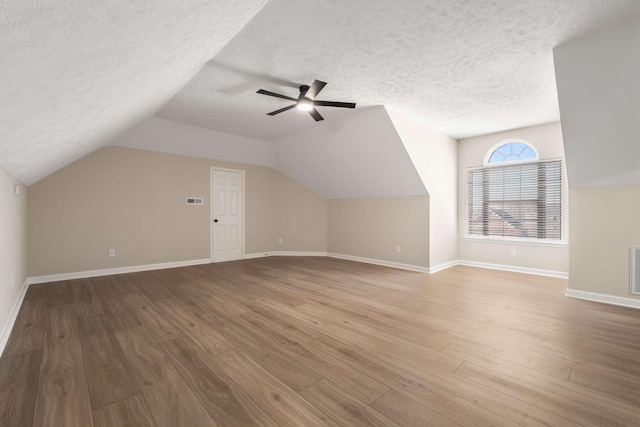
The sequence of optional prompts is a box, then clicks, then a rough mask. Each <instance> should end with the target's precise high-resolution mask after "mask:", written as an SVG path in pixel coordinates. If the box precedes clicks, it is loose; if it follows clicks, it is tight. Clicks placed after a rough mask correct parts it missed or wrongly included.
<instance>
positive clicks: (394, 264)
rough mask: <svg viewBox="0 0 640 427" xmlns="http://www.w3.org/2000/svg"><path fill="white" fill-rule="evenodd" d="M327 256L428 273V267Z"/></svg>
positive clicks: (360, 258) (351, 256)
mask: <svg viewBox="0 0 640 427" xmlns="http://www.w3.org/2000/svg"><path fill="white" fill-rule="evenodd" d="M327 256H328V257H330V258H339V259H346V260H349V261H357V262H365V263H367V264H375V265H382V266H384V267H393V268H400V269H402V270H410V271H417V272H419V273H429V268H428V267H421V266H418V265H411V264H402V263H399V262H393V261H385V260H381V259H373V258H363V257H359V256H353V255H344V254H336V253H333V252H329V253H327Z"/></svg>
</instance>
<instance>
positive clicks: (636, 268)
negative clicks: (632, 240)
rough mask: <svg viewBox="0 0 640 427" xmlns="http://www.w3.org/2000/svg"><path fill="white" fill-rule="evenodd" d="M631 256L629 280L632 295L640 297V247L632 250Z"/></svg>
mask: <svg viewBox="0 0 640 427" xmlns="http://www.w3.org/2000/svg"><path fill="white" fill-rule="evenodd" d="M629 253H630V256H629V280H630V282H631V293H632V294H634V295H640V247H636V248H633V247H632V248H630V251H629Z"/></svg>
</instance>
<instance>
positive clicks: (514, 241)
mask: <svg viewBox="0 0 640 427" xmlns="http://www.w3.org/2000/svg"><path fill="white" fill-rule="evenodd" d="M463 239H464V240H468V241H470V242H486V243H506V244H510V245H514V244H515V245H526V246H548V247H554V248H566V247H568V246H569V243H567V242H564V241H557V240H537V239H516V238H509V237H496V236H491V237H490V236H470V235H467V236H464V237H463Z"/></svg>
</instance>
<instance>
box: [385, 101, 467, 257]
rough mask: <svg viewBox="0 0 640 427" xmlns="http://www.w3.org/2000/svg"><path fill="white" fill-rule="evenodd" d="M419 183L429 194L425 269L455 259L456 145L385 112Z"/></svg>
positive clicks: (456, 243) (452, 141)
mask: <svg viewBox="0 0 640 427" xmlns="http://www.w3.org/2000/svg"><path fill="white" fill-rule="evenodd" d="M387 112H388V113H389V117H390V118H391V121H392V122H393V125H394V126H395V128H396V131H397V132H398V135H399V136H400V139H402V143H403V144H404V146H405V148H406V150H407V153H409V156H410V157H411V161H412V162H413V165H414V166H415V168H416V170H417V171H418V174H419V175H420V179H422V182H423V183H424V186H425V188H426V189H427V191H428V192H429V202H430V206H429V221H430V226H429V239H430V241H429V267H431V268H437V267H438V266H441V265H443V264H447V263H449V262H452V261H455V260H457V259H458V240H457V238H458V218H457V202H458V200H457V194H456V192H457V177H458V163H457V158H458V141H456V140H455V139H453V138H451V137H449V136H447V135H445V134H443V133H440V132H438V131H437V130H435V129H432V128H430V127H428V126H426V125H424V124H423V123H420V122H417V121H415V120H412V119H410V118H408V117H406V116H404V115H402V114H400V113H398V112H395V111H392V110H389V109H387Z"/></svg>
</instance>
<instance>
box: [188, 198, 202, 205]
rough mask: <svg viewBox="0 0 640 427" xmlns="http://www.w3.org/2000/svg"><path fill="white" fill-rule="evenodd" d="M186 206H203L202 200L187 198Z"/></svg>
mask: <svg viewBox="0 0 640 427" xmlns="http://www.w3.org/2000/svg"><path fill="white" fill-rule="evenodd" d="M187 204H188V205H204V199H203V198H202V197H187Z"/></svg>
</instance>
